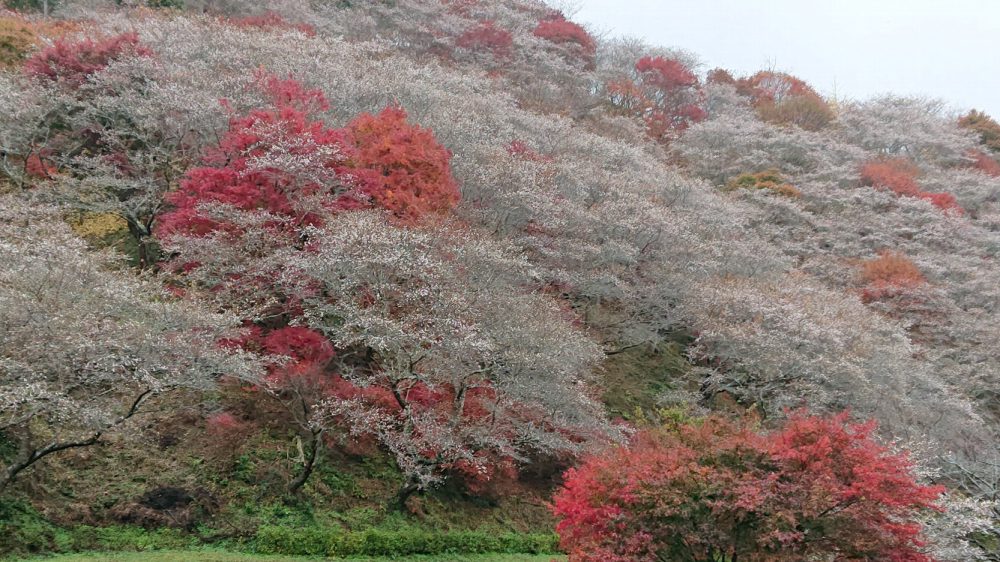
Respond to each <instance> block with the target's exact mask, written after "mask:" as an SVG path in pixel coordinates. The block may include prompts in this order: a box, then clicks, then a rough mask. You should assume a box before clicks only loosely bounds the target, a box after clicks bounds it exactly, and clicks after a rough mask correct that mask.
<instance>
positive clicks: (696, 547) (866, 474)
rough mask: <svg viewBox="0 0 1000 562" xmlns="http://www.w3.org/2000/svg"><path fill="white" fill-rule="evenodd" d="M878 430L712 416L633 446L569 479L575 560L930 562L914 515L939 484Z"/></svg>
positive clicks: (567, 527)
mask: <svg viewBox="0 0 1000 562" xmlns="http://www.w3.org/2000/svg"><path fill="white" fill-rule="evenodd" d="M874 429H875V425H874V424H873V423H854V422H851V421H850V420H849V418H848V414H847V413H843V414H840V415H836V416H833V417H822V416H813V415H808V414H806V413H804V412H796V413H793V414H792V416H791V418H790V419H789V420H788V421H787V422H785V423H784V425H783V426H782V427H781V428H779V429H777V430H776V431H773V432H771V433H756V432H754V431H752V430H751V429H750V428H748V427H747V426H745V425H738V424H735V423H732V422H728V421H725V420H722V419H719V418H708V419H706V420H703V421H701V422H696V423H689V424H685V425H681V426H679V427H676V428H673V429H668V430H660V431H654V432H651V433H647V434H643V435H641V436H639V437H638V438H637V440H636V442H635V444H634V445H633V446H632V447H631V448H625V447H620V448H616V449H613V450H611V451H609V452H607V453H604V454H602V455H599V456H596V457H594V458H591V459H589V460H587V461H585V462H584V463H583V464H582V465H581V466H580V467H579V468H575V469H570V470H569V471H568V472H567V474H566V481H565V484H564V486H563V488H562V489H561V490H560V491H559V492H558V493H557V494H556V497H555V502H554V508H553V511H554V512H555V514H556V515H557V516H559V517H560V518H561V519H562V520H561V521H560V523H559V524H558V525H557V527H556V530H557V532H558V533H559V534H560V538H561V544H562V546H563V548H565V549H567V550H568V551H569V553H570V559H571V560H581V561H584V560H593V561H598V560H600V561H623V562H624V561H636V560H650V561H653V560H692V561H699V560H704V561H719V560H732V561H737V560H803V559H813V558H817V559H823V558H826V557H834V558H836V559H838V560H839V559H844V560H899V561H903V560H910V561H930V560H931V558H930V557H928V556H927V555H925V554H923V551H922V548H921V547H922V546H923V543H922V541H921V538H920V531H921V525H920V523H919V522H918V520H917V516H918V515H920V514H921V513H923V512H925V511H928V510H934V509H935V508H936V506H935V505H934V503H933V502H934V500H935V499H936V498H937V497H938V496H939V494H940V493H941V491H942V488H941V487H938V486H924V485H921V484H918V483H917V482H916V480H915V477H914V475H913V466H912V464H911V463H910V461H909V460H908V458H907V456H906V454H905V453H892V452H890V451H889V449H888V448H886V447H884V446H882V445H880V444H878V443H877V442H876V441H875V439H874V438H873V436H872V433H873V431H874Z"/></svg>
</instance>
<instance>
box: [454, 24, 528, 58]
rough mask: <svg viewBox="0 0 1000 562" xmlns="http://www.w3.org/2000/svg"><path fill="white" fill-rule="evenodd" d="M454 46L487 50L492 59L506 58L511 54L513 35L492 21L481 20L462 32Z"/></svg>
mask: <svg viewBox="0 0 1000 562" xmlns="http://www.w3.org/2000/svg"><path fill="white" fill-rule="evenodd" d="M455 46H457V47H461V48H463V49H468V50H470V51H476V52H483V51H485V52H489V53H490V54H492V55H493V58H494V59H497V60H506V59H509V58H510V57H511V55H512V54H513V52H512V49H513V47H514V36H513V35H512V34H511V32H510V31H507V30H506V29H503V28H502V27H498V26H497V25H496V24H495V23H493V22H492V21H483V22H480V23H479V24H478V25H476V26H474V27H470V28H469V29H467V30H465V31H464V32H462V34H461V35H459V36H458V38H456V39H455Z"/></svg>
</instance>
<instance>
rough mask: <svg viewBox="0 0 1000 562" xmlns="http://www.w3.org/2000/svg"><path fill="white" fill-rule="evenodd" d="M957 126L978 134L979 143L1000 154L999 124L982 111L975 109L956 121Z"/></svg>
mask: <svg viewBox="0 0 1000 562" xmlns="http://www.w3.org/2000/svg"><path fill="white" fill-rule="evenodd" d="M958 126H959V127H962V128H964V129H969V130H971V131H974V132H976V133H978V134H979V142H981V143H982V144H983V145H985V146H986V148H988V149H989V150H990V151H992V152H1000V123H997V122H996V120H994V119H993V118H992V117H990V116H989V115H988V114H986V113H985V112H983V111H976V110H975V109H973V110H971V111H969V113H967V114H965V115H963V116H962V117H961V118H960V119H959V120H958Z"/></svg>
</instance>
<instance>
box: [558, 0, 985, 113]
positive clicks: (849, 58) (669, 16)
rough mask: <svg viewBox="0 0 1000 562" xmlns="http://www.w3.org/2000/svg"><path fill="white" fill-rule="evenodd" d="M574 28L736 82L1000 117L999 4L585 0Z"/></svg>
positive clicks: (952, 0) (975, 0) (957, 0)
mask: <svg viewBox="0 0 1000 562" xmlns="http://www.w3.org/2000/svg"><path fill="white" fill-rule="evenodd" d="M576 4H577V6H579V7H580V10H579V12H578V13H577V14H576V15H575V16H574V17H573V19H574V20H576V21H578V22H580V23H585V24H588V25H589V26H590V27H592V28H593V29H594V30H596V31H605V32H609V33H610V34H611V35H624V36H632V37H641V38H643V39H645V40H646V41H647V42H648V43H650V44H653V45H659V46H663V47H676V48H682V49H685V50H688V51H691V52H693V53H694V54H695V55H697V56H698V57H699V58H700V59H701V61H702V63H703V64H704V65H705V66H704V68H703V69H702V70H708V69H711V68H715V67H722V68H726V69H729V70H731V71H734V74H736V75H737V76H739V75H741V74H747V73H751V72H755V71H757V70H760V69H763V68H770V67H774V68H775V69H776V70H783V71H786V72H790V73H791V74H794V75H796V76H799V77H800V78H802V79H804V80H806V81H807V82H809V83H810V84H812V86H813V87H815V88H816V89H817V90H818V91H820V92H821V93H823V94H826V95H830V94H833V93H834V91H835V89H836V93H837V96H838V97H839V98H841V99H844V98H851V99H865V98H869V97H871V96H873V95H876V94H879V93H886V92H893V93H896V94H903V95H928V96H931V97H935V98H941V99H944V100H945V101H946V102H948V103H949V105H951V106H952V107H953V108H954V109H956V110H968V109H969V108H973V107H974V108H977V109H981V110H984V111H986V112H987V113H989V114H991V115H992V116H994V117H996V118H1000V0H825V1H817V0H700V1H699V0H577V2H576Z"/></svg>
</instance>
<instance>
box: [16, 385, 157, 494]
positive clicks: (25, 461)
mask: <svg viewBox="0 0 1000 562" xmlns="http://www.w3.org/2000/svg"><path fill="white" fill-rule="evenodd" d="M152 394H153V390H152V389H149V390H145V391H143V392H142V393H141V394H139V396H138V397H136V399H135V400H134V401H133V402H132V406H131V407H130V408H129V409H128V411H127V412H125V413H124V414H122V415H121V416H119V417H118V418H116V419H115V420H114V421H113V422H111V423H109V424H108V425H106V426H105V427H103V428H102V429H98V430H96V431H94V432H93V433H91V434H90V435H89V436H87V437H85V438H82V439H79V440H77V441H63V442H58V441H57V442H54V443H49V444H48V445H46V446H44V447H42V448H40V449H32V448H31V447H30V446H26V447H25V449H24V454H22V455H21V457H20V458H19V459H17V460H15V461H13V463H11V464H10V465H9V466H7V468H6V470H4V474H3V476H2V477H0V493H3V491H4V489H5V488H7V486H9V485H10V484H11V483H12V482H14V479H15V478H17V475H18V474H20V473H21V472H22V471H24V470H25V469H27V468H28V467H30V466H31V465H33V464H35V463H36V462H38V461H40V460H42V459H43V458H45V457H47V456H49V455H51V454H54V453H58V452H60V451H65V450H68V449H77V448H80V447H89V446H91V445H94V444H96V443H97V442H98V441H100V440H101V436H102V435H104V432H105V431H107V430H109V429H111V428H113V427H115V426H117V425H120V424H122V423H124V422H125V420H127V419H129V418H131V417H132V416H134V415H135V413H136V412H138V411H139V407H140V406H142V403H143V402H145V401H146V399H147V398H149V397H150V396H152Z"/></svg>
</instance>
